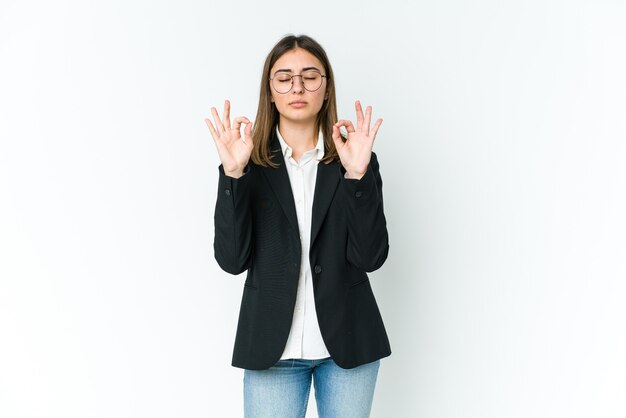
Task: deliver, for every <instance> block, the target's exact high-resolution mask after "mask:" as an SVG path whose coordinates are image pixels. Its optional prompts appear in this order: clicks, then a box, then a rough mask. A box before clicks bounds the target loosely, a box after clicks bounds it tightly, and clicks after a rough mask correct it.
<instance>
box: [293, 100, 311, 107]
mask: <svg viewBox="0 0 626 418" xmlns="http://www.w3.org/2000/svg"><path fill="white" fill-rule="evenodd" d="M289 104H290V105H291V106H293V107H302V106H305V105H306V104H307V103H306V102H301V101H295V102H291V103H289Z"/></svg>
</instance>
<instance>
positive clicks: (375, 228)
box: [341, 152, 389, 272]
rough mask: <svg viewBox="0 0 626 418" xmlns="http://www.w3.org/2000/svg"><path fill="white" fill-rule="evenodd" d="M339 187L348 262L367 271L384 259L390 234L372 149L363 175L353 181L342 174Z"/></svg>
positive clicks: (343, 171) (377, 265) (376, 266)
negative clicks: (343, 203) (341, 195)
mask: <svg viewBox="0 0 626 418" xmlns="http://www.w3.org/2000/svg"><path fill="white" fill-rule="evenodd" d="M342 174H345V170H343V169H342ZM341 188H342V190H343V194H344V200H345V202H346V205H345V206H346V211H347V213H346V219H347V223H348V246H347V249H346V257H347V259H348V262H350V263H351V264H353V265H354V266H355V267H357V268H359V269H361V270H364V271H366V272H372V271H374V270H377V269H378V268H380V266H382V265H383V263H384V262H385V260H386V259H387V255H388V253H389V235H388V232H387V221H386V219H385V213H384V210H383V209H384V208H383V182H382V179H381V177H380V172H379V165H378V158H377V157H376V154H375V153H374V152H372V156H371V159H370V163H369V165H368V167H367V171H366V172H365V174H364V175H363V177H361V178H360V179H359V180H355V179H346V178H345V177H343V176H342V180H341Z"/></svg>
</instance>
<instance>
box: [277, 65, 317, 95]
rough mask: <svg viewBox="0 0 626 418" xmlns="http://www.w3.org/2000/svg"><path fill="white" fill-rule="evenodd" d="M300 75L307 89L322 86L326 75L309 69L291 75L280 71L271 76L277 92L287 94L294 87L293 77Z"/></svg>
mask: <svg viewBox="0 0 626 418" xmlns="http://www.w3.org/2000/svg"><path fill="white" fill-rule="evenodd" d="M294 77H300V78H301V80H302V85H303V86H304V88H305V90H307V91H316V90H318V89H319V88H320V87H322V78H324V77H326V76H325V75H322V74H320V73H319V72H318V71H315V70H308V71H305V72H303V73H302V74H294V75H291V74H289V73H285V72H282V71H281V72H278V73H276V74H274V77H273V78H270V81H271V82H272V87H274V90H276V92H277V93H280V94H285V93H289V91H290V90H291V88H292V87H293V78H294Z"/></svg>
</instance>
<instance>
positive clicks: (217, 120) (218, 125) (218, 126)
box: [211, 107, 224, 133]
mask: <svg viewBox="0 0 626 418" xmlns="http://www.w3.org/2000/svg"><path fill="white" fill-rule="evenodd" d="M211 113H212V114H213V120H215V127H216V128H215V130H216V131H218V132H220V133H221V132H224V126H223V125H222V121H221V120H220V115H218V114H217V109H216V108H215V107H212V108H211Z"/></svg>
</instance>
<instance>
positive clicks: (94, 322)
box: [0, 0, 626, 418]
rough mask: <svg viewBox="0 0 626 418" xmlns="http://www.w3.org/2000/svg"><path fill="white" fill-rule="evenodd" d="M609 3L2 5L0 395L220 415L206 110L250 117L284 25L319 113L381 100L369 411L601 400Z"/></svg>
mask: <svg viewBox="0 0 626 418" xmlns="http://www.w3.org/2000/svg"><path fill="white" fill-rule="evenodd" d="M625 22H626V3H624V2H623V1H618V0H614V1H609V0H600V1H545V0H542V1H537V0H532V1H519V2H502V1H495V0H494V1H482V0H481V1H461V0H445V1H437V2H434V1H429V2H424V1H422V2H415V1H412V2H408V1H407V2H398V3H392V2H385V4H378V3H377V2H364V1H358V2H357V1H353V2H337V1H333V2H327V1H315V2H274V3H271V2H256V3H252V2H250V3H248V4H245V3H233V2H226V1H224V2H208V1H205V2H201V1H176V2H174V1H147V0H146V1H135V2H128V1H121V0H120V1H111V2H98V3H97V2H86V1H85V2H78V1H73V2H71V1H56V2H44V1H38V2H28V1H6V0H4V1H2V2H0V199H1V204H0V417H2V418H23V417H62V418H74V417H76V418H79V417H80V418H85V417H97V418H101V417H102V418H104V417H107V418H109V417H116V418H126V417H129V418H130V417H132V418H136V417H151V418H160V417H185V418H192V417H238V416H241V415H242V410H243V409H242V376H243V371H242V370H241V369H237V368H234V367H232V366H231V365H230V361H231V354H232V344H233V341H234V335H235V327H236V321H237V315H238V310H239V303H240V300H241V292H242V289H243V277H233V276H230V275H228V274H226V273H224V272H222V271H221V270H220V269H219V267H218V266H217V264H216V262H215V260H214V258H213V248H212V243H213V210H214V204H215V198H216V192H217V166H218V157H217V153H216V151H215V146H214V144H213V140H212V138H211V136H210V134H209V131H208V129H207V127H206V125H205V124H204V121H203V119H204V117H206V116H209V115H210V107H211V106H216V107H217V108H218V109H219V111H220V114H221V113H222V107H223V101H224V99H226V98H228V99H230V100H231V102H232V107H233V110H232V114H233V116H238V115H246V116H248V117H249V118H251V119H253V118H254V116H255V112H256V106H257V103H258V94H259V83H260V76H261V70H262V64H263V60H264V59H265V56H266V55H267V53H268V52H269V51H270V49H271V47H272V46H273V45H274V44H275V43H276V42H277V41H278V40H279V39H280V38H281V37H282V36H283V35H285V34H288V33H295V34H300V33H304V34H308V35H310V36H313V37H314V38H315V39H316V40H318V41H319V42H320V43H321V44H322V46H323V47H324V48H325V49H326V51H327V53H328V55H329V58H330V60H331V63H332V65H333V68H334V71H335V75H336V85H337V94H338V104H339V117H340V118H350V119H351V120H353V121H354V120H355V115H354V101H355V100H356V99H360V100H361V101H362V103H363V104H364V105H372V106H373V108H374V115H373V120H375V119H376V118H378V117H382V118H383V119H384V122H383V124H382V126H381V128H380V130H379V133H378V137H377V140H376V144H375V147H374V149H375V151H376V152H377V153H378V155H379V160H380V164H381V173H382V176H383V181H384V193H385V212H386V215H387V219H388V228H389V233H390V256H389V258H388V260H387V263H386V264H385V265H384V266H383V267H382V268H381V269H380V270H378V271H377V272H375V273H374V274H372V276H371V277H372V285H373V287H374V291H375V293H376V296H377V300H378V303H379V306H380V309H381V312H382V314H383V318H384V321H385V324H386V326H387V329H388V333H389V337H390V340H391V346H392V350H393V354H392V355H391V356H390V357H388V358H386V359H383V360H382V362H381V369H380V374H379V380H378V384H377V390H376V395H375V398H374V406H373V411H372V417H376V418H387V417H428V418H515V417H520V418H529V417H533V418H539V417H541V418H543V417H545V418H554V417H567V418H575V417H581V418H582V417H585V418H588V417H594V418H595V417H602V418H609V417H616V418H617V417H620V418H623V417H624V416H626V216H625V215H624V214H625V213H626V168H625V167H626V81H625V80H626V76H625V74H626V24H625ZM311 397H313V394H311ZM310 405H311V407H310V411H309V415H308V416H310V417H313V416H316V414H315V411H314V409H315V408H314V403H311V404H310Z"/></svg>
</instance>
